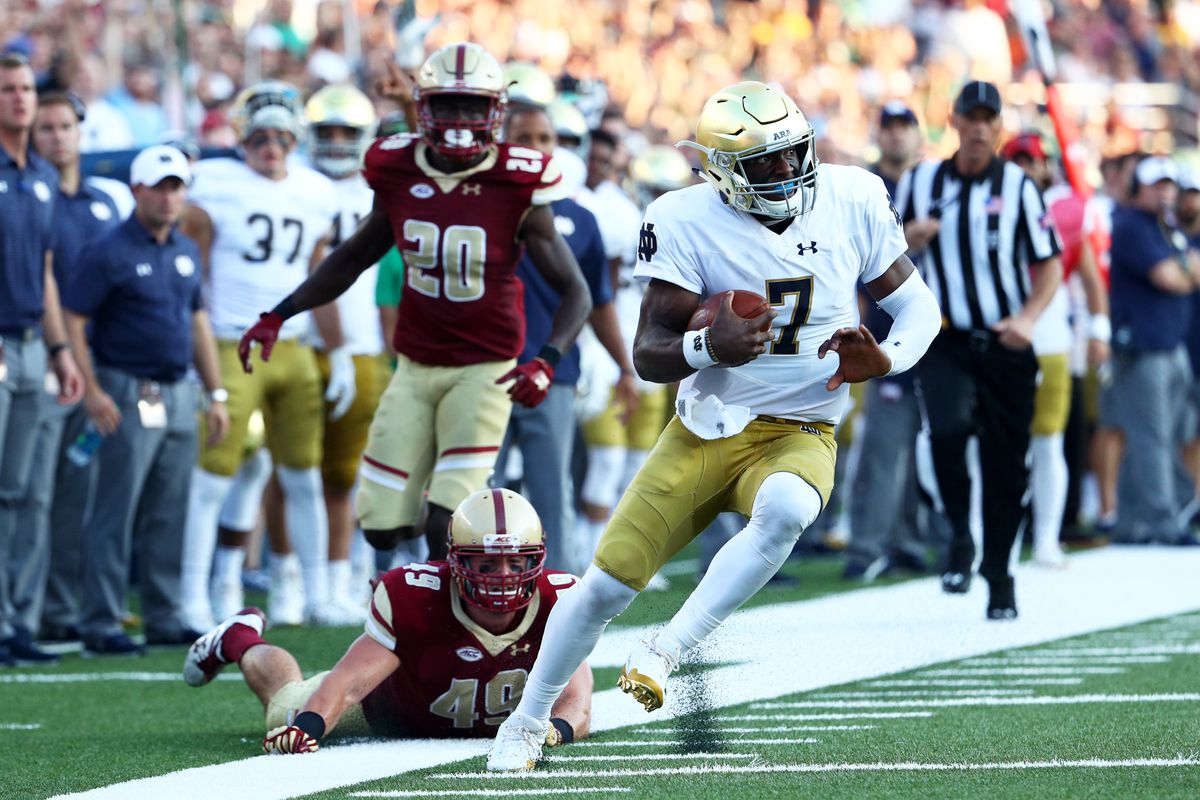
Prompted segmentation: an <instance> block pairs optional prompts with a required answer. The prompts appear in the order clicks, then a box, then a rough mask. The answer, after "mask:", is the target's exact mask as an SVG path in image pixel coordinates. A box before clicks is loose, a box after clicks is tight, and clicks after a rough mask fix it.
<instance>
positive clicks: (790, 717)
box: [717, 711, 933, 722]
mask: <svg viewBox="0 0 1200 800" xmlns="http://www.w3.org/2000/svg"><path fill="white" fill-rule="evenodd" d="M932 716H933V712H932V711H876V712H871V711H864V712H862V713H853V714H722V715H721V716H720V717H718V718H717V719H719V720H721V721H722V722H725V721H729V720H732V721H734V722H753V721H754V720H778V721H780V722H782V721H784V720H787V721H799V720H806V719H811V720H818V719H912V718H917V717H932Z"/></svg>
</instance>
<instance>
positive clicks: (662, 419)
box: [583, 386, 667, 450]
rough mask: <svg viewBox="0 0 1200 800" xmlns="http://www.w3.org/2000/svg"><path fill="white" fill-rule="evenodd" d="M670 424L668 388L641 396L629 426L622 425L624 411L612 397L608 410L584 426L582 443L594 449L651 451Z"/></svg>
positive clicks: (662, 387)
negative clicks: (619, 448) (612, 448)
mask: <svg viewBox="0 0 1200 800" xmlns="http://www.w3.org/2000/svg"><path fill="white" fill-rule="evenodd" d="M666 424H667V387H665V386H660V387H659V388H657V389H655V390H654V391H652V392H648V393H646V394H643V395H641V399H640V400H639V402H638V407H637V408H636V409H635V410H634V412H633V416H632V417H630V418H629V422H628V423H627V424H622V422H621V407H620V406H618V405H617V404H616V402H615V401H614V400H613V398H612V397H610V398H609V401H608V408H606V409H604V411H603V412H601V413H600V414H597V415H596V416H594V417H592V418H591V419H589V420H588V421H587V422H585V423H584V424H583V440H584V441H585V442H587V443H588V445H590V446H592V447H624V448H626V449H629V450H649V449H650V448H652V447H654V443H655V442H656V441H657V440H658V435H659V434H660V433H662V430H663V426H665V425H666Z"/></svg>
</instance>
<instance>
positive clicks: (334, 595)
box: [305, 86, 390, 622]
mask: <svg viewBox="0 0 1200 800" xmlns="http://www.w3.org/2000/svg"><path fill="white" fill-rule="evenodd" d="M305 112H306V113H307V114H308V124H309V139H308V145H309V158H310V160H311V161H312V164H313V166H314V167H316V169H317V170H318V171H319V172H321V173H322V174H324V175H325V176H327V177H328V178H330V179H331V180H332V181H333V185H334V187H335V189H336V190H337V198H338V207H339V211H338V216H337V219H336V221H335V223H334V229H333V233H332V236H333V239H332V241H330V243H329V246H330V248H331V249H332V248H334V247H337V246H338V245H339V244H341V243H342V242H344V241H345V240H347V239H349V238H350V236H351V235H353V233H354V231H355V230H357V228H358V225H359V223H360V222H362V221H363V220H364V219H366V218H367V217H368V216H370V215H371V206H372V204H373V203H374V201H375V192H374V191H372V190H371V187H370V186H368V185H367V182H366V180H364V179H363V177H362V164H363V156H364V155H365V154H366V152H367V148H368V147H369V146H370V144H371V142H372V137H373V134H374V130H375V122H376V120H375V108H374V107H373V106H372V105H371V101H370V100H369V99H367V96H366V95H365V94H363V93H362V92H360V91H359V90H358V89H355V88H354V87H353V86H326V87H325V88H324V89H321V90H320V91H318V92H317V93H316V94H314V95H313V96H312V97H311V98H309V101H308V103H307V104H306V105H305ZM378 271H379V268H378V266H372V267H369V268H368V269H367V270H366V271H365V272H363V273H362V274H361V275H359V276H358V279H357V280H356V281H355V282H354V284H353V285H351V287H350V288H349V289H347V290H346V292H345V293H344V294H342V295H341V296H340V297H339V298H338V299H337V306H338V316H339V317H340V318H341V324H342V339H343V343H342V347H341V348H340V350H334V351H330V350H329V349H328V348H326V347H322V348H321V352H320V353H319V354H318V359H319V361H320V364H321V375H322V377H324V378H325V379H326V380H329V379H330V377H331V376H332V375H333V371H334V370H333V365H332V358H333V357H334V356H335V355H337V354H338V353H339V352H340V353H344V354H345V357H351V358H353V360H354V376H355V381H356V383H357V387H356V391H355V393H354V402H353V403H352V404H351V405H350V406H349V408H348V409H347V410H346V413H345V415H343V416H341V417H340V418H338V419H334V418H333V417H332V416H331V417H330V419H329V420H328V421H327V422H326V423H325V442H324V448H323V455H322V457H321V478H322V481H323V483H324V487H325V507H326V509H327V510H328V512H329V600H330V606H331V607H333V608H335V609H341V610H345V611H348V612H353V613H354V615H355V616H356V617H357V618H358V621H360V622H361V621H362V620H363V619H365V618H366V613H367V610H366V609H367V606H366V603H365V602H360V601H358V600H356V599H355V597H356V595H355V593H353V592H352V591H351V588H350V587H351V568H350V542H351V537H352V534H353V532H354V504H353V492H354V485H355V483H356V482H357V478H358V464H359V462H360V461H361V460H362V454H363V450H364V449H365V448H366V446H367V430H368V429H369V428H370V427H371V419H372V417H374V415H375V408H376V406H378V405H379V397H380V395H382V394H383V390H384V388H385V387H386V386H387V381H388V378H389V377H390V370H389V369H388V366H387V361H386V360H385V359H384V358H383V356H382V354H383V352H384V342H383V327H382V326H381V324H380V320H379V307H378V306H377V305H376V304H375V283H376V281H377V279H378ZM365 544H366V543H365V541H364V542H363V546H364V547H365ZM373 567H374V564H373V559H372V570H371V572H372V574H374V569H373ZM361 588H362V589H363V590H364V591H366V590H367V588H368V586H367V584H366V583H365V582H364V583H363V585H362V587H361Z"/></svg>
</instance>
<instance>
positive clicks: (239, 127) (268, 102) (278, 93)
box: [229, 81, 304, 142]
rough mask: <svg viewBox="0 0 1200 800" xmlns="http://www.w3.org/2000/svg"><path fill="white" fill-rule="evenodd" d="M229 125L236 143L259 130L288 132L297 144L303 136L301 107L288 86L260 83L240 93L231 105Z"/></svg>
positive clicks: (297, 96)
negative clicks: (235, 135) (267, 129)
mask: <svg viewBox="0 0 1200 800" xmlns="http://www.w3.org/2000/svg"><path fill="white" fill-rule="evenodd" d="M229 124H230V125H231V126H232V127H233V130H234V133H236V134H237V137H238V141H239V142H244V141H246V139H248V138H250V134H252V133H254V132H255V131H256V130H260V129H262V128H269V129H271V130H280V131H287V132H288V133H290V134H292V136H295V137H296V140H297V141H299V140H300V139H301V138H303V136H304V103H303V101H302V100H301V99H300V92H299V91H298V90H297V89H296V87H295V86H292V85H291V84H290V83H284V82H283V81H262V82H261V83H256V84H254V85H253V86H250V87H249V88H246V89H243V90H242V92H241V94H239V95H238V96H237V98H236V99H235V100H234V101H233V106H232V107H231V108H230V110H229Z"/></svg>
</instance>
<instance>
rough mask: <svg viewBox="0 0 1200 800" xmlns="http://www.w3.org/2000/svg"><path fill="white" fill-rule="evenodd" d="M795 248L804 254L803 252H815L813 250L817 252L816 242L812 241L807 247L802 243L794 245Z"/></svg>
mask: <svg viewBox="0 0 1200 800" xmlns="http://www.w3.org/2000/svg"><path fill="white" fill-rule="evenodd" d="M796 250H798V251H799V253H800V255H804V254H805V253H815V252H817V243H816V242H815V241H814V242H813V243H812V244H811V245H810V246H808V247H805V246H804V245H802V244H798V245H796Z"/></svg>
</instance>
